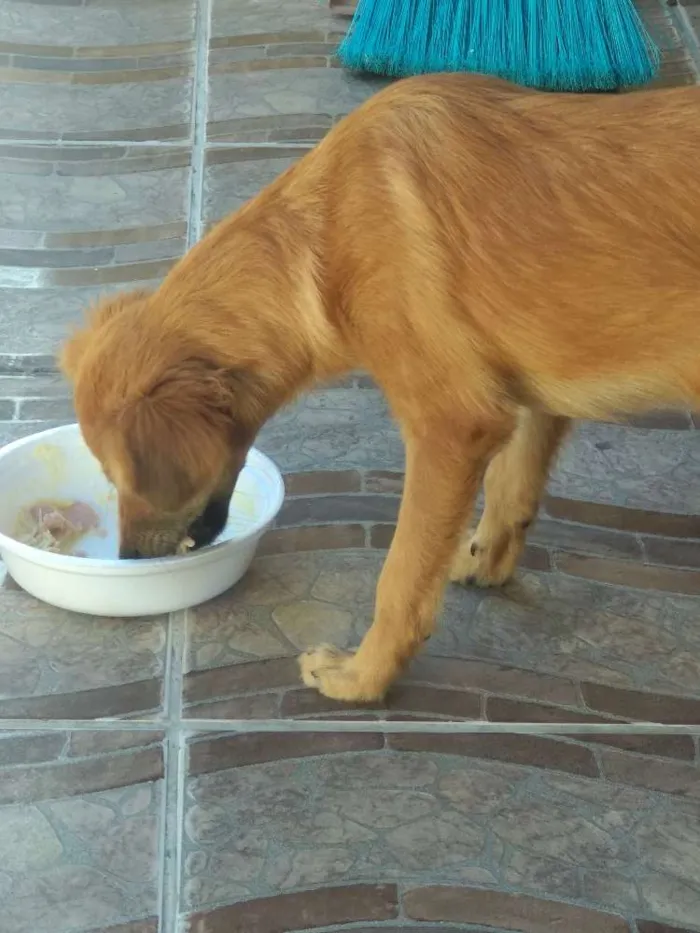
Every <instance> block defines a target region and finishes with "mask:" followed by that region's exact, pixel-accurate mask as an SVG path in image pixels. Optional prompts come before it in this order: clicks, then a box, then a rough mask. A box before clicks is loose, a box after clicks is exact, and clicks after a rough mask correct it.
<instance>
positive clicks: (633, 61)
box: [338, 0, 660, 91]
mask: <svg viewBox="0 0 700 933" xmlns="http://www.w3.org/2000/svg"><path fill="white" fill-rule="evenodd" d="M338 57H339V58H340V61H341V62H342V64H343V65H344V66H345V67H346V68H348V69H350V70H353V71H371V72H376V73H378V74H384V75H391V76H396V77H401V76H407V75H415V74H426V73H430V72H444V71H468V72H476V73H479V74H489V75H494V76H496V77H500V78H504V79H506V80H508V81H514V82H516V83H517V84H522V85H526V86H529V87H536V88H542V89H545V90H561V91H594V90H597V91H603V90H613V89H615V88H619V87H633V86H635V85H639V84H645V83H646V82H648V81H650V80H651V79H652V78H654V76H655V75H656V73H657V71H658V68H659V61H660V54H659V50H658V48H657V47H656V45H655V44H654V42H653V41H652V39H651V37H650V36H649V34H648V32H647V30H646V28H645V26H644V24H643V22H642V20H641V18H640V16H639V14H638V13H637V11H636V9H635V7H634V5H633V3H632V0H359V4H358V7H357V9H356V11H355V15H354V17H353V20H352V23H351V25H350V29H349V31H348V34H347V35H346V36H345V38H344V39H343V41H342V43H341V44H340V47H339V49H338Z"/></svg>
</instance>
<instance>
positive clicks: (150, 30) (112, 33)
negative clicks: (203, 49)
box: [0, 0, 195, 54]
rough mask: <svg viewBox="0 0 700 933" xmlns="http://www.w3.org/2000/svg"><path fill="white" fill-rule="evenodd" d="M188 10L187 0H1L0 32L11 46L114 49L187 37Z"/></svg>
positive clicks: (190, 21)
mask: <svg viewBox="0 0 700 933" xmlns="http://www.w3.org/2000/svg"><path fill="white" fill-rule="evenodd" d="M194 14H195V3H194V2H193V0H149V2H148V3H147V4H145V3H142V2H140V0H79V2H77V3H73V2H70V0H53V2H52V0H49V2H46V0H44V2H41V0H39V2H38V3H24V2H22V0H3V2H2V3H1V4H0V33H1V34H2V38H3V42H6V43H8V44H12V45H15V44H20V45H22V44H28V45H31V46H46V47H50V48H51V49H54V48H55V47H56V46H64V47H68V48H77V49H79V50H80V51H82V52H85V51H86V50H85V48H84V47H85V46H88V47H91V48H95V47H96V48H111V50H112V52H114V50H115V48H116V47H118V46H140V45H143V44H149V43H163V42H165V43H168V42H185V41H191V40H192V38H193V35H194ZM3 51H6V50H5V49H3ZM26 54H31V53H30V52H27V53H26ZM34 54H39V50H38V49H37V50H35V53H34ZM47 54H48V53H47Z"/></svg>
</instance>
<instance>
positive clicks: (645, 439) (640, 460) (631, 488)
mask: <svg viewBox="0 0 700 933" xmlns="http://www.w3.org/2000/svg"><path fill="white" fill-rule="evenodd" d="M699 468H700V434H698V433H697V432H690V433H687V432H675V431H654V430H634V429H631V428H628V427H624V426H617V425H592V424H586V425H582V426H580V427H579V429H578V430H577V431H576V433H575V434H574V436H573V437H572V439H571V440H570V441H569V443H568V444H567V445H566V446H565V447H564V449H563V451H562V455H561V457H560V459H559V462H558V464H557V466H556V468H555V470H554V472H553V475H552V479H551V481H550V484H549V491H550V493H552V494H553V495H558V496H565V497H568V498H572V499H588V500H595V501H599V502H610V503H616V504H617V505H624V506H629V507H632V508H642V509H658V510H660V511H667V512H689V513H691V514H697V513H698V512H700V493H698V492H697V490H696V489H694V488H693V486H694V484H693V482H692V478H693V477H694V476H695V475H696V474H697V471H698V469H699Z"/></svg>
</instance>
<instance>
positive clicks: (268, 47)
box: [208, 0, 388, 142]
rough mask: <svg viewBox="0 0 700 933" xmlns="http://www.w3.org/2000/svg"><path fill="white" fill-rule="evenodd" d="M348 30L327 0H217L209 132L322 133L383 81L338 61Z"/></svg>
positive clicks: (248, 136) (292, 136) (273, 136)
mask: <svg viewBox="0 0 700 933" xmlns="http://www.w3.org/2000/svg"><path fill="white" fill-rule="evenodd" d="M342 32H343V30H342V29H340V28H339V27H338V24H337V22H336V21H335V20H334V19H333V17H332V16H331V15H330V11H329V10H328V8H327V6H325V4H323V5H322V4H319V3H317V2H316V0H289V2H287V3H285V4H284V6H283V7H282V8H280V7H279V5H277V4H274V3H273V2H271V0H254V2H253V0H242V2H240V0H235V2H231V0H214V5H213V12H212V28H211V34H212V38H211V43H210V54H209V99H208V136H209V139H216V140H225V141H232V142H292V141H296V140H303V141H311V142H313V141H316V140H318V139H320V138H321V137H322V136H323V135H324V134H325V133H326V132H327V130H328V129H329V128H330V126H331V125H332V124H333V122H335V120H336V119H337V118H338V117H339V116H343V115H344V114H346V113H348V112H349V111H350V110H352V109H353V108H354V107H356V106H357V105H358V104H359V103H361V102H362V101H363V100H365V99H366V98H367V97H369V96H370V95H371V94H373V93H375V92H376V91H377V90H379V88H380V87H383V86H384V85H385V84H386V83H388V82H387V81H385V80H382V79H377V78H371V77H366V76H363V77H359V76H357V75H350V74H347V73H345V72H343V71H341V70H340V69H338V68H335V67H333V66H334V65H335V61H334V51H335V48H336V46H337V43H338V40H339V39H340V37H341V35H342Z"/></svg>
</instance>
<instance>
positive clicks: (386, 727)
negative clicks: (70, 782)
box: [0, 639, 700, 738]
mask: <svg viewBox="0 0 700 933" xmlns="http://www.w3.org/2000/svg"><path fill="white" fill-rule="evenodd" d="M182 641H184V639H178V644H180V645H181V642H182ZM176 676H177V675H176ZM179 676H180V677H181V670H180V675H179ZM174 684H175V681H173V686H174ZM179 695H180V698H179V699H178V700H177V703H178V705H180V704H181V702H182V700H181V686H180V688H179ZM163 728H166V730H167V732H168V735H169V736H172V735H177V734H178V733H179V732H180V731H181V732H183V733H188V734H196V733H198V732H202V733H204V732H240V733H243V732H369V733H371V732H379V733H386V734H388V735H391V734H398V733H416V732H423V733H426V734H428V735H474V734H484V733H487V734H488V733H496V734H499V735H508V734H512V735H542V736H563V737H565V738H566V737H575V736H577V735H592V734H593V733H596V734H598V735H690V736H700V724H695V725H683V724H680V723H668V724H666V723H655V722H611V723H594V722H593V723H588V722H587V723H567V722H555V723H541V722H517V723H513V722H483V721H481V720H464V721H455V720H407V721H401V720H392V721H391V722H387V721H385V720H366V719H351V718H348V719H189V718H186V717H183V718H179V717H178V715H177V713H176V714H175V715H174V716H173V717H172V719H169V720H168V721H166V722H163V721H160V720H158V719H118V718H109V719H95V720H90V719H78V720H75V719H49V720H40V719H0V734H1V733H3V732H24V733H39V732H43V733H45V732H153V731H158V730H160V729H163Z"/></svg>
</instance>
